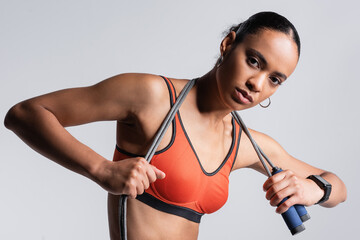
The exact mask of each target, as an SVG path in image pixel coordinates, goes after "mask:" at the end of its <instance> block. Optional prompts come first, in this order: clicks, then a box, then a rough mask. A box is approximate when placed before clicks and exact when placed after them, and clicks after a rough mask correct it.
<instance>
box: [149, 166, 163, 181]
mask: <svg viewBox="0 0 360 240" xmlns="http://www.w3.org/2000/svg"><path fill="white" fill-rule="evenodd" d="M151 167H152V168H153V170H154V172H155V175H156V178H157V179H164V178H165V176H166V175H165V173H164V172H163V171H161V170H160V169H158V168H156V167H155V166H154V165H151Z"/></svg>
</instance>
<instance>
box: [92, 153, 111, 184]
mask: <svg viewBox="0 0 360 240" xmlns="http://www.w3.org/2000/svg"><path fill="white" fill-rule="evenodd" d="M110 163H111V162H110V161H109V160H107V159H106V158H103V157H101V159H100V160H98V161H96V162H95V163H93V164H90V166H89V168H88V173H89V175H90V176H89V177H90V178H91V179H92V180H93V181H95V182H96V183H98V184H100V183H101V182H102V181H103V180H104V179H105V176H106V169H107V166H108V164H110Z"/></svg>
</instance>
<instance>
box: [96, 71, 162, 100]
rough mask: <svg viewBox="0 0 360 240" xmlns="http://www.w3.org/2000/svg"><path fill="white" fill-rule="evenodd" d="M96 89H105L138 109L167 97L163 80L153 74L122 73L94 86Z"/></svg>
mask: <svg viewBox="0 0 360 240" xmlns="http://www.w3.org/2000/svg"><path fill="white" fill-rule="evenodd" d="M94 87H96V88H105V89H107V90H108V91H111V92H113V94H109V95H115V96H118V97H119V98H120V100H121V101H126V102H127V103H129V104H130V105H131V106H133V107H136V106H138V107H140V106H144V105H148V104H153V103H154V102H157V101H161V100H163V99H164V98H166V96H167V88H166V84H165V82H164V80H163V79H162V78H161V77H160V76H158V75H153V74H146V73H124V74H119V75H116V76H113V77H111V78H109V79H106V80H104V81H103V82H100V83H98V84H96V85H95V86H94Z"/></svg>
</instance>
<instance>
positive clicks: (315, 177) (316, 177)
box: [307, 175, 331, 204]
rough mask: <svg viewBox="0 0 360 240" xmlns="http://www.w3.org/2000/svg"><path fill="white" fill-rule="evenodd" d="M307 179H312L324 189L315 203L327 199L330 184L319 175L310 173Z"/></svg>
mask: <svg viewBox="0 0 360 240" xmlns="http://www.w3.org/2000/svg"><path fill="white" fill-rule="evenodd" d="M307 179H311V180H313V181H314V182H315V183H316V184H317V185H318V186H319V187H320V188H321V189H322V190H324V196H323V197H322V198H321V199H320V200H319V201H318V202H317V203H315V204H319V203H323V202H325V201H327V200H328V199H329V197H330V193H331V184H330V183H329V182H328V181H326V180H325V179H324V178H322V177H321V176H319V175H310V176H308V177H307Z"/></svg>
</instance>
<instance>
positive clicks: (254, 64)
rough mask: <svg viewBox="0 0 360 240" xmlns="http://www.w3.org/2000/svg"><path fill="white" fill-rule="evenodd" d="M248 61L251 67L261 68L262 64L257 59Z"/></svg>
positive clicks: (249, 58)
mask: <svg viewBox="0 0 360 240" xmlns="http://www.w3.org/2000/svg"><path fill="white" fill-rule="evenodd" d="M247 61H248V63H249V64H250V65H251V66H253V67H255V68H260V63H259V61H258V60H257V59H256V58H254V57H248V59H247Z"/></svg>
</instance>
